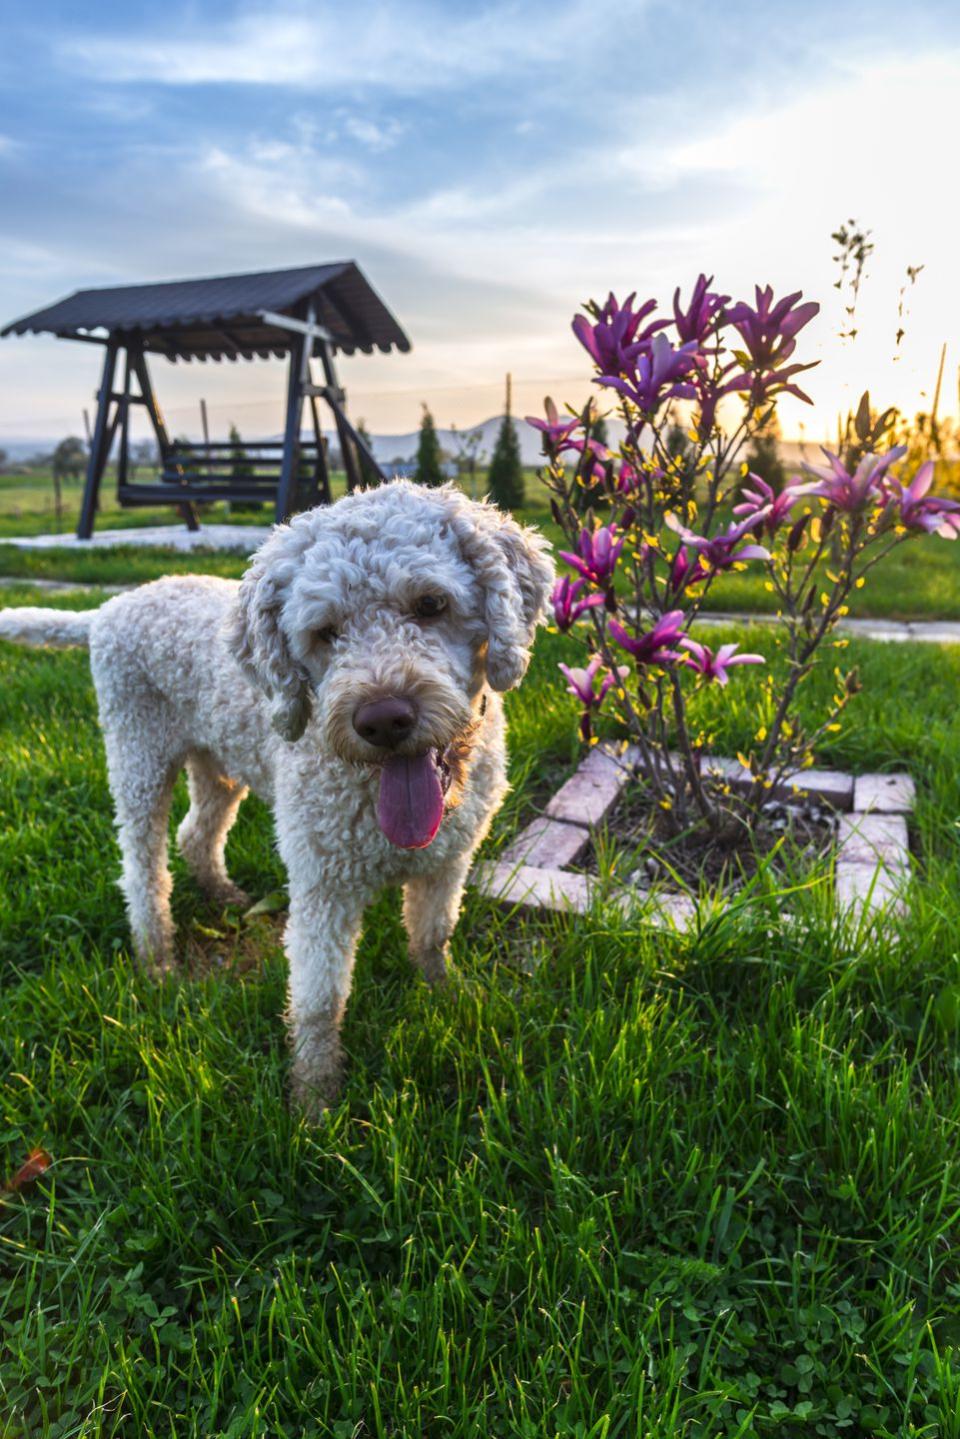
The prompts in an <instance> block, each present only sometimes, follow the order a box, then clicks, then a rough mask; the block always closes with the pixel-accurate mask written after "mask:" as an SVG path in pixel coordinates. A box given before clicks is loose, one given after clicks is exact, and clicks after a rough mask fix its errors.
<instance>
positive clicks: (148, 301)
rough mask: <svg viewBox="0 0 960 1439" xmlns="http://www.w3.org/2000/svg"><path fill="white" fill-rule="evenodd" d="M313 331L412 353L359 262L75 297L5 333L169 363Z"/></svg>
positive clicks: (273, 343) (364, 346)
mask: <svg viewBox="0 0 960 1439" xmlns="http://www.w3.org/2000/svg"><path fill="white" fill-rule="evenodd" d="M311 302H312V303H313V308H314V317H313V318H314V324H315V325H317V326H320V327H322V329H323V330H324V331H326V332H327V334H326V338H327V339H328V342H329V343H330V344H331V345H332V346H333V347H334V349H336V350H339V351H342V352H343V353H344V354H346V355H352V354H354V353H355V352H356V351H357V350H362V351H363V352H364V354H371V353H372V352H373V351H374V350H382V351H383V352H384V353H387V352H389V351H390V350H391V349H394V348H396V349H397V350H409V349H410V341H409V340H408V339H407V336H406V335H405V334H404V332H403V330H402V329H401V328H400V325H399V323H398V322H397V320H396V319H395V318H394V316H393V315H392V314H391V313H390V311H389V310H388V309H387V307H386V305H385V304H384V303H383V301H382V300H381V299H380V296H379V295H378V294H377V292H376V291H375V290H374V288H373V286H372V285H371V284H370V282H369V281H368V280H367V278H366V277H365V275H364V274H363V273H362V271H361V270H360V269H359V267H358V266H357V265H356V264H355V263H354V262H353V261H352V260H344V261H340V262H338V263H336V264H330V265H306V266H304V267H302V268H300V269H296V270H263V271H258V272H256V273H254V274H250V275H216V276H213V277H211V278H209V279H205V280H173V281H166V282H164V283H162V284H152V285H117V286H112V287H110V288H109V289H102V290H78V291H77V292H76V294H73V295H70V296H68V297H67V298H66V299H63V300H59V301H58V302H57V303H56V304H55V305H50V306H48V307H47V308H46V309H43V310H37V311H36V313H35V314H32V315H25V316H24V318H23V319H21V320H15V321H14V322H13V323H12V324H10V325H7V326H6V328H5V329H4V330H2V331H0V335H25V334H28V333H29V334H40V333H42V332H49V333H51V334H54V335H58V336H59V337H60V338H61V339H67V340H94V341H99V342H101V343H105V342H106V341H107V339H108V338H112V339H116V340H117V341H119V342H120V343H121V344H123V343H126V342H128V341H134V342H137V343H139V344H141V345H142V346H143V348H144V349H145V350H148V351H151V352H152V353H154V354H158V355H165V356H166V357H167V359H169V360H207V359H212V360H222V359H227V360H236V359H244V360H252V359H253V358H254V356H255V355H259V356H261V357H263V358H264V359H266V358H268V357H269V356H271V355H277V356H280V357H282V356H284V355H286V354H289V352H290V350H291V348H292V346H293V344H294V343H295V341H296V340H298V339H300V338H302V335H303V328H302V326H303V322H304V321H305V320H306V318H307V312H308V307H309V306H310V304H311Z"/></svg>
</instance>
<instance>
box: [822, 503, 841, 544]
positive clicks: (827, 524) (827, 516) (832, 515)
mask: <svg viewBox="0 0 960 1439" xmlns="http://www.w3.org/2000/svg"><path fill="white" fill-rule="evenodd" d="M836 518H837V512H836V510H835V509H834V508H833V505H827V508H826V509H825V510H824V512H823V519H822V520H821V521H820V538H821V539H823V540H825V539H826V538H827V536H828V535H829V533H830V531H831V530H832V529H833V523H834V520H835V519H836Z"/></svg>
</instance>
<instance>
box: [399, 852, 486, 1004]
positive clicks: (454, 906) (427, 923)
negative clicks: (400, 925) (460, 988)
mask: <svg viewBox="0 0 960 1439" xmlns="http://www.w3.org/2000/svg"><path fill="white" fill-rule="evenodd" d="M472 858H473V855H472V854H465V855H460V856H459V857H458V858H457V859H454V860H451V861H450V863H449V864H447V865H445V866H444V868H443V869H441V870H438V871H435V872H434V873H433V874H424V875H418V876H417V878H416V879H409V880H407V883H406V885H405V886H404V893H403V922H404V924H405V925H406V927H407V937H408V939H409V941H410V958H411V960H412V961H413V963H414V964H415V965H416V966H417V968H418V969H419V971H420V973H421V974H422V975H423V977H424V979H425V980H426V981H427V983H428V984H444V983H445V982H446V979H447V958H448V950H447V946H448V944H449V941H450V936H451V935H452V934H453V931H454V930H455V929H456V927H457V920H458V919H459V917H460V904H461V901H462V899H463V887H464V885H465V884H466V881H467V873H468V871H469V869H470V862H471V860H472Z"/></svg>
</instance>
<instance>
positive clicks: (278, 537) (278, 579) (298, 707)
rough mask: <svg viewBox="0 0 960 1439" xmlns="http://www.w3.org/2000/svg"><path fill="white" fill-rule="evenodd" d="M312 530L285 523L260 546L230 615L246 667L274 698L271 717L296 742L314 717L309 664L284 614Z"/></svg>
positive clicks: (236, 649)
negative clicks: (290, 638) (297, 655)
mask: <svg viewBox="0 0 960 1439" xmlns="http://www.w3.org/2000/svg"><path fill="white" fill-rule="evenodd" d="M309 542H310V537H309V536H306V535H304V536H300V535H297V534H296V533H295V532H294V530H293V529H291V527H290V526H289V525H281V526H279V527H278V528H277V529H276V530H275V531H274V532H273V534H272V535H271V536H270V538H269V539H268V540H267V541H266V543H265V544H263V545H262V546H261V547H260V549H259V550H258V551H257V553H256V555H255V556H254V558H253V562H252V563H251V565H250V568H249V569H248V570H247V571H246V573H245V575H244V576H243V579H242V580H241V581H240V592H239V594H238V596H237V604H236V608H235V609H234V611H233V613H232V615H231V616H230V618H229V620H228V621H227V627H226V637H227V643H228V644H229V645H230V647H231V649H232V650H233V653H234V657H235V658H236V659H237V661H238V662H239V664H240V666H241V668H242V669H243V671H244V673H245V674H246V675H247V676H248V677H249V678H250V679H251V680H253V682H254V684H256V685H259V687H260V689H262V690H263V691H264V693H265V694H267V695H268V696H269V698H270V700H271V701H272V705H271V714H270V722H271V724H272V725H273V728H274V729H275V730H276V731H277V733H278V734H279V735H282V737H283V738H284V739H285V740H289V741H290V743H291V744H292V743H293V742H294V741H295V740H298V739H299V738H300V736H301V735H302V734H303V732H304V730H305V729H306V727H307V721H308V719H309V718H310V708H311V706H310V683H309V677H308V675H307V672H306V670H305V669H304V668H303V667H302V666H301V665H299V664H298V663H297V661H296V660H295V659H294V657H293V655H292V654H291V653H290V646H289V644H288V643H287V637H286V635H285V634H284V633H283V630H282V629H281V627H280V614H281V611H282V609H283V604H284V601H285V600H286V598H287V592H288V588H289V584H290V581H291V579H292V578H293V574H294V572H295V570H296V569H297V567H298V565H299V563H300V559H301V556H302V554H303V551H304V549H305V548H306V546H307V544H309Z"/></svg>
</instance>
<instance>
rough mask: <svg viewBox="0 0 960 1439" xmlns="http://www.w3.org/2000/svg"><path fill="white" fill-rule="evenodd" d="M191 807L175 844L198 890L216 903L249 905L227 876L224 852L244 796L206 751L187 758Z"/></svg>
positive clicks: (178, 831) (241, 790) (238, 784)
mask: <svg viewBox="0 0 960 1439" xmlns="http://www.w3.org/2000/svg"><path fill="white" fill-rule="evenodd" d="M187 787H188V789H189V791H190V808H189V810H188V811H187V814H186V817H185V818H184V820H183V822H182V823H181V825H180V828H179V829H178V830H177V845H178V847H179V850H180V853H181V854H182V855H183V858H184V860H185V861H186V863H187V866H188V868H189V869H190V872H191V873H192V874H193V876H194V878H195V879H196V881H197V884H198V885H199V886H200V888H201V889H202V890H203V891H204V893H205V894H207V895H208V896H209V897H210V899H212V900H214V901H216V903H217V904H249V902H250V901H249V896H248V895H247V894H245V893H244V891H243V890H242V889H240V888H239V887H238V886H237V885H235V884H234V883H233V881H232V880H231V878H230V876H229V875H228V874H227V867H226V862H225V859H224V849H225V847H226V843H227V835H228V834H229V832H230V826H231V825H232V824H233V821H234V820H235V819H236V817H237V811H238V810H239V808H240V806H241V804H242V803H243V800H244V797H245V795H246V793H247V790H246V786H244V785H242V784H240V783H238V782H237V781H236V780H232V779H230V778H229V776H228V775H226V774H224V772H223V770H222V769H221V768H220V766H219V765H218V764H217V762H216V760H215V759H214V758H213V756H212V755H211V754H210V753H209V752H208V751H206V750H194V751H192V752H191V753H190V754H189V755H188V756H187Z"/></svg>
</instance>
